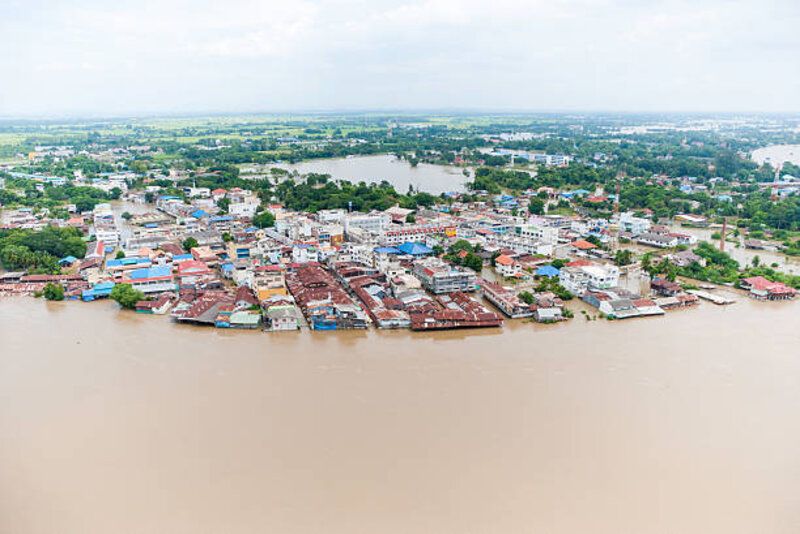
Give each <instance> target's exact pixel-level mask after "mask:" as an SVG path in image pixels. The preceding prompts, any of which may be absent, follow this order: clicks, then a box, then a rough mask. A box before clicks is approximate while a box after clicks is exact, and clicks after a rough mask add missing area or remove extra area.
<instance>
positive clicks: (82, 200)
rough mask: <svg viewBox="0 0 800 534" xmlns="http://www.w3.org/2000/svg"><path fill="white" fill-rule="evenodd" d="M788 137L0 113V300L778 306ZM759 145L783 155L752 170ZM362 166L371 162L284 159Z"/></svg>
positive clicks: (422, 313)
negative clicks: (346, 173) (369, 170)
mask: <svg viewBox="0 0 800 534" xmlns="http://www.w3.org/2000/svg"><path fill="white" fill-rule="evenodd" d="M776 121H777V122H776ZM781 121H783V122H781ZM786 121H789V122H786ZM165 123H166V124H165ZM798 131H800V130H798V127H797V124H796V123H794V122H791V119H774V118H770V119H765V118H759V117H755V118H749V119H741V118H737V119H731V118H721V119H712V118H702V119H700V118H692V117H672V118H659V120H658V121H656V120H655V119H654V118H652V117H635V116H623V117H599V116H598V117H594V116H589V117H572V116H563V117H562V116H546V117H517V116H513V117H483V116H476V117H458V116H455V117H446V118H443V117H419V116H409V117H403V116H401V117H376V116H363V117H362V116H354V117H302V118H294V119H291V120H290V119H285V118H277V117H272V118H270V117H254V118H248V119H247V120H245V119H236V118H228V119H222V118H215V119H202V120H201V119H186V120H185V121H183V122H181V121H178V123H177V124H173V123H169V121H164V122H159V121H153V122H152V123H142V122H141V121H134V120H130V121H120V122H119V124H117V123H115V122H108V123H75V124H72V123H65V124H42V125H35V124H29V123H19V124H16V123H8V124H1V123H0V148H2V150H1V151H0V206H1V208H0V209H2V211H1V212H0V262H2V267H3V269H2V271H0V295H3V296H22V295H25V296H36V297H41V298H45V299H48V300H56V301H61V300H74V301H83V302H85V303H90V302H92V301H96V300H99V299H112V300H114V301H116V302H117V303H119V305H120V306H121V307H122V308H125V309H128V310H133V311H135V312H137V313H142V314H155V315H166V316H169V317H171V319H172V320H174V321H176V322H178V323H187V324H192V325H198V326H210V327H216V328H230V329H261V330H265V331H292V330H298V329H303V328H308V329H312V330H343V329H366V328H370V327H375V328H379V329H411V330H413V331H424V330H448V329H461V328H497V327H501V326H502V325H503V324H504V322H505V321H509V320H525V321H532V322H539V323H558V322H561V321H566V320H570V319H572V320H584V318H585V319H586V320H596V319H599V318H602V319H608V320H621V319H632V318H637V317H651V316H665V315H666V316H668V315H669V313H671V312H672V311H673V310H679V309H684V308H691V307H694V306H697V305H700V303H701V301H705V302H704V303H703V305H720V306H724V305H729V304H734V303H735V301H736V300H737V299H738V298H753V299H759V300H765V301H786V300H793V299H795V298H796V296H797V291H798V288H800V275H798V274H797V269H798V264H797V258H800V179H799V178H797V176H800V167H798V166H797V165H798V163H800V160H798V159H794V161H795V163H793V162H792V161H791V160H792V159H793V158H794V154H793V153H792V149H791V147H792V146H794V144H795V143H797V142H800V139H798V134H797V132H798ZM773 146H778V147H789V148H783V149H782V150H783V152H781V154H785V155H786V157H787V158H789V159H787V160H786V161H775V160H773V159H771V158H770V157H769V156H765V157H763V158H762V159H761V160H760V161H757V160H758V159H759V158H758V157H757V151H758V150H764V149H769V147H773ZM797 153H798V155H800V147H798V148H797ZM754 154H756V155H754ZM370 158H376V159H370ZM779 159H782V157H780V158H779ZM363 161H368V162H370V164H375V165H377V164H380V165H383V167H384V168H385V170H383V171H382V172H381V174H380V175H372V176H363V177H361V179H353V178H352V177H339V176H336V175H334V174H333V173H326V172H317V171H309V170H307V169H306V170H304V169H302V168H300V167H299V165H301V164H303V163H304V162H315V164H317V165H322V166H324V165H327V164H329V163H332V162H335V163H336V165H337V167H336V169H339V168H340V167H339V166H341V167H344V168H347V166H348V165H356V164H360V163H359V162H363ZM400 173H402V174H404V175H408V177H409V178H408V180H409V183H408V184H407V187H403V186H402V185H401V184H400V183H399V181H398V180H397V176H398V175H399V174H400ZM428 177H430V178H428ZM427 179H429V180H431V181H433V180H439V181H440V182H438V185H437V188H438V190H441V191H442V192H438V191H433V189H429V188H427V187H426V180H427ZM448 180H452V183H450V182H447V183H446V184H443V182H442V181H448ZM415 182H416V183H415ZM403 185H406V184H405V183H404V184H403ZM448 186H452V187H449V188H448ZM432 191H433V192H432ZM578 302H580V303H581V305H580V306H579V307H576V306H575V305H574V303H578ZM75 305H79V304H75ZM87 305H88V304H87ZM774 305H776V306H780V305H790V304H778V303H776V304H774ZM686 313H691V311H690V310H687V311H686ZM578 314H580V315H581V316H582V318H576V316H577V315H578ZM663 320H669V318H668V317H665V318H664V319H663Z"/></svg>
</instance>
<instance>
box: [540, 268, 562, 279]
mask: <svg viewBox="0 0 800 534" xmlns="http://www.w3.org/2000/svg"><path fill="white" fill-rule="evenodd" d="M558 273H559V270H558V269H556V268H555V267H553V266H552V265H543V266H541V267H539V268H538V269H536V276H547V277H548V278H554V277H556V276H558Z"/></svg>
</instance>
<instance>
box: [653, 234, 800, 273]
mask: <svg viewBox="0 0 800 534" xmlns="http://www.w3.org/2000/svg"><path fill="white" fill-rule="evenodd" d="M674 230H675V231H676V232H682V233H685V234H692V235H694V236H695V237H697V239H698V240H700V241H708V242H709V243H712V244H714V246H716V247H718V246H719V239H713V238H712V237H711V236H712V234H714V233H715V232H718V233H721V232H722V227H721V225H719V226H715V227H713V228H692V227H686V226H675V227H674ZM732 231H733V229H731V228H729V230H728V232H729V233H728V236H729V237H728V239H727V240H726V241H725V252H727V253H728V254H730V256H731V258H733V259H735V260H736V261H738V262H739V264H740V265H741V266H742V267H744V266H746V265H750V264H752V263H753V259H754V258H755V257H756V256H758V261H759V262H760V264H761V265H766V266H771V265H776V267H775V268H776V269H778V270H779V271H782V272H785V273H788V274H798V275H800V257H799V256H787V255H786V254H783V253H782V252H780V251H778V250H774V249H773V250H757V249H749V248H745V246H744V242H745V238H744V237H742V236H739V237H738V238H732V237H731V234H730V232H732ZM730 239H736V240H737V241H738V244H739V246H738V247H737V246H736V243H733V242H731V241H730ZM643 248H644V249H647V250H655V249H653V248H650V247H643Z"/></svg>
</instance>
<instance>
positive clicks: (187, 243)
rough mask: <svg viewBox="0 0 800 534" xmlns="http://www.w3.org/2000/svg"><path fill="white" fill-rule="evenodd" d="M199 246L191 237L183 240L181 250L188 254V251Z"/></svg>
mask: <svg viewBox="0 0 800 534" xmlns="http://www.w3.org/2000/svg"><path fill="white" fill-rule="evenodd" d="M199 244H200V243H198V242H197V239H195V238H193V237H187V238H186V239H184V240H183V250H185V251H186V252H189V251H190V250H192V249H193V248H195V247H196V246H198V245H199Z"/></svg>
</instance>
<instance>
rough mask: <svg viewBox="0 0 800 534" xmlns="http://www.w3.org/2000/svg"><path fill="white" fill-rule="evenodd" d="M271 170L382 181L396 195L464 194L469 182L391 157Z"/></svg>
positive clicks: (456, 172)
mask: <svg viewBox="0 0 800 534" xmlns="http://www.w3.org/2000/svg"><path fill="white" fill-rule="evenodd" d="M272 166H273V167H279V168H281V169H286V170H289V171H297V172H299V173H301V174H306V173H310V172H315V173H321V174H330V175H331V176H332V177H333V178H336V179H337V180H347V181H349V182H355V183H358V182H366V183H370V182H375V183H377V182H380V181H382V180H386V181H387V182H389V183H390V184H392V185H393V186H394V188H395V189H396V190H397V191H398V192H400V193H405V192H406V191H408V186H409V185H411V186H413V187H414V189H415V190H419V191H424V192H426V193H431V194H433V195H438V194H440V193H445V192H448V191H464V184H465V183H466V182H468V181H469V180H470V179H469V178H468V177H466V176H464V174H463V169H462V168H461V167H448V166H446V165H432V164H429V163H420V164H418V165H417V166H416V167H412V166H411V164H409V163H408V162H407V161H406V160H402V159H398V158H397V157H396V156H394V155H391V154H380V155H376V156H358V157H350V158H334V159H315V160H309V161H303V162H300V163H295V164H290V163H285V164H276V165H272Z"/></svg>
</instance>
